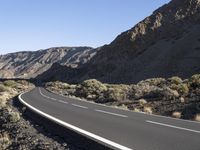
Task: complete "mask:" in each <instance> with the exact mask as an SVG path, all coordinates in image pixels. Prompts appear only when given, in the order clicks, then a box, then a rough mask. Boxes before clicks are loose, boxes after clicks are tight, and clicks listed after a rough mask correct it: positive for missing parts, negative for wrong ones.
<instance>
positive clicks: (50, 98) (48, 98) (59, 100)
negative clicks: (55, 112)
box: [39, 88, 68, 104]
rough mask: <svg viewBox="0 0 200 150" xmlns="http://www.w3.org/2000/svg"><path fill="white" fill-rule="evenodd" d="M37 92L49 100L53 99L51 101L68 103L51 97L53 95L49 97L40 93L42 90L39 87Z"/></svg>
mask: <svg viewBox="0 0 200 150" xmlns="http://www.w3.org/2000/svg"><path fill="white" fill-rule="evenodd" d="M39 92H40V94H41V95H42V96H43V97H45V98H48V99H51V100H53V101H58V102H61V103H65V104H68V103H67V102H65V101H62V100H58V99H56V98H53V97H49V96H46V95H44V94H43V93H42V91H41V89H40V88H39Z"/></svg>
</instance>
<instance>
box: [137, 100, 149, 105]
mask: <svg viewBox="0 0 200 150" xmlns="http://www.w3.org/2000/svg"><path fill="white" fill-rule="evenodd" d="M138 102H139V104H140V106H144V105H145V104H147V101H146V100H145V99H140V100H138Z"/></svg>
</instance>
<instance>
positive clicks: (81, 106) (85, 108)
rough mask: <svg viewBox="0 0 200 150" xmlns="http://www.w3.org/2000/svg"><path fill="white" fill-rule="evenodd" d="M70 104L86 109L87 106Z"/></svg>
mask: <svg viewBox="0 0 200 150" xmlns="http://www.w3.org/2000/svg"><path fill="white" fill-rule="evenodd" d="M72 106H75V107H79V108H84V109H88V107H85V106H81V105H77V104H72Z"/></svg>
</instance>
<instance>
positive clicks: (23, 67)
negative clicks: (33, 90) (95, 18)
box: [0, 47, 96, 78]
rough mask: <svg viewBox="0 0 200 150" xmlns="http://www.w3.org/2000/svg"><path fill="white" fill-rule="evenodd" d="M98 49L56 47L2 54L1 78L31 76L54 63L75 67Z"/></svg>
mask: <svg viewBox="0 0 200 150" xmlns="http://www.w3.org/2000/svg"><path fill="white" fill-rule="evenodd" d="M95 54H96V51H95V50H94V49H92V48H91V47H55V48H49V49H46V50H39V51H34V52H28V51H27V52H17V53H11V54H7V55H1V56H0V78H30V77H35V76H37V75H39V74H41V73H43V72H44V71H46V70H48V69H49V68H50V67H51V66H52V64H53V63H59V64H62V65H65V66H71V67H73V68H75V67H77V66H78V65H80V64H84V63H86V62H87V61H88V60H90V59H91V58H92V57H93V56H94V55H95Z"/></svg>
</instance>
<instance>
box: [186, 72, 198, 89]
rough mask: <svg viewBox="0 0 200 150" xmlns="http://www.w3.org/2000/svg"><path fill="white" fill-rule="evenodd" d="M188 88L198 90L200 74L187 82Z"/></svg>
mask: <svg viewBox="0 0 200 150" xmlns="http://www.w3.org/2000/svg"><path fill="white" fill-rule="evenodd" d="M189 83H190V86H191V87H193V88H200V74H196V75H193V76H192V77H191V78H190V80H189Z"/></svg>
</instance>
